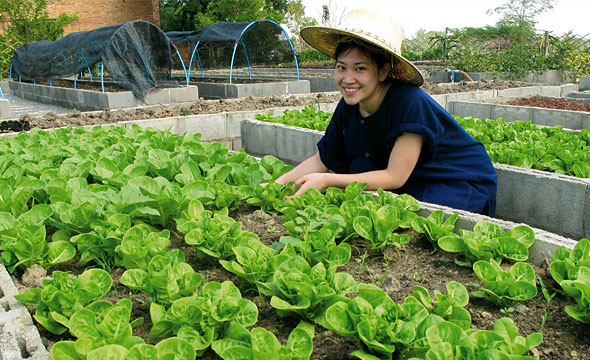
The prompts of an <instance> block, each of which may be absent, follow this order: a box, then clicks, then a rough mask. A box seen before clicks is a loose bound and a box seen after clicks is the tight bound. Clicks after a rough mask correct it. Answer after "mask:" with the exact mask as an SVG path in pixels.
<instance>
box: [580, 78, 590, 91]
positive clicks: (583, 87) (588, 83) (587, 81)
mask: <svg viewBox="0 0 590 360" xmlns="http://www.w3.org/2000/svg"><path fill="white" fill-rule="evenodd" d="M579 87H580V91H587V90H590V76H580V84H579Z"/></svg>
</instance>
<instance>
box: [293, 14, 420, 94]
mask: <svg viewBox="0 0 590 360" xmlns="http://www.w3.org/2000/svg"><path fill="white" fill-rule="evenodd" d="M300 33H301V37H302V38H303V40H305V42H307V43H308V44H309V45H310V46H311V47H313V48H315V49H316V50H318V51H321V52H322V53H324V54H326V55H328V56H330V57H332V58H334V52H335V50H336V47H337V46H338V42H339V41H342V40H343V39H350V38H352V39H360V40H363V41H365V42H367V43H369V44H370V45H373V46H375V47H376V48H378V49H381V50H384V51H385V52H386V53H389V54H391V55H392V58H391V72H390V74H389V76H390V77H392V78H394V79H398V80H401V81H405V82H409V83H412V84H415V85H418V86H421V85H422V84H424V75H422V73H421V72H420V70H418V68H417V67H416V66H415V65H414V64H412V63H411V62H410V61H409V60H408V59H406V58H405V57H403V56H402V51H401V48H402V41H403V38H404V28H403V27H402V26H401V25H400V24H399V23H398V22H396V21H394V20H393V19H392V18H391V17H390V16H388V15H387V12H382V13H379V12H376V11H373V10H368V9H353V10H350V11H349V12H348V13H347V14H346V15H344V17H343V18H342V21H341V22H340V25H338V26H335V27H327V26H307V27H304V28H303V29H301V32H300Z"/></svg>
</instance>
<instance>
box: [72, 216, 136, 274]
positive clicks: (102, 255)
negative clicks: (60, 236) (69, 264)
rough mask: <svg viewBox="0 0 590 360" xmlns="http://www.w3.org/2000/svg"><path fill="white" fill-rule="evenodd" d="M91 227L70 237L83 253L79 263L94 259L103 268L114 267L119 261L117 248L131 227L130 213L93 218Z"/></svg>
mask: <svg viewBox="0 0 590 360" xmlns="http://www.w3.org/2000/svg"><path fill="white" fill-rule="evenodd" d="M90 228H91V229H92V230H91V231H89V232H84V233H81V234H77V235H74V236H72V237H71V238H70V242H71V243H72V244H74V245H76V248H77V249H78V252H80V254H81V257H80V261H79V263H80V264H81V265H85V264H87V263H89V262H90V261H94V262H96V263H97V264H99V265H100V266H101V267H102V268H103V269H107V270H109V269H112V268H113V267H114V266H115V264H116V262H117V254H116V252H115V249H116V247H117V246H119V244H120V243H121V239H122V238H123V236H124V234H125V233H126V232H127V231H128V230H129V229H130V228H131V219H130V217H129V215H127V214H121V213H114V214H112V213H110V214H109V213H107V214H106V218H105V219H104V220H103V219H95V220H93V221H92V222H91V223H90Z"/></svg>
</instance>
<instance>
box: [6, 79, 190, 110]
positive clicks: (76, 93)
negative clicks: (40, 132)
mask: <svg viewBox="0 0 590 360" xmlns="http://www.w3.org/2000/svg"><path fill="white" fill-rule="evenodd" d="M9 84H10V89H11V91H12V93H13V94H14V95H16V96H20V97H22V98H25V99H28V100H32V101H36V102H40V103H44V104H52V105H57V106H62V107H66V108H72V109H77V110H79V111H92V110H102V109H116V108H123V107H136V106H142V105H154V104H178V103H190V102H196V101H198V99H199V92H198V88H197V87H196V86H181V87H175V88H165V89H157V90H153V91H151V92H149V93H148V94H147V95H146V98H145V100H143V101H142V100H141V99H139V98H137V97H136V96H135V95H134V94H133V93H132V92H131V91H120V89H119V88H118V87H117V90H116V91H114V92H108V91H105V92H102V91H101V89H100V84H98V85H94V90H87V89H79V88H77V89H74V88H73V83H71V87H58V86H48V85H37V84H30V83H23V82H17V81H10V82H9ZM110 86H111V87H112V86H113V85H110ZM108 88H109V85H107V89H108Z"/></svg>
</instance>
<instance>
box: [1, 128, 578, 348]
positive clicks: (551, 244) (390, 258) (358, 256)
mask: <svg viewBox="0 0 590 360" xmlns="http://www.w3.org/2000/svg"><path fill="white" fill-rule="evenodd" d="M148 132H149V136H147V137H146V136H144V134H142V132H140V131H138V130H137V129H134V130H133V131H132V132H131V133H129V134H128V136H127V137H126V139H127V140H126V141H125V143H127V144H128V145H129V143H128V142H129V141H131V142H133V141H134V140H133V139H136V138H135V137H134V135H133V134H135V136H137V139H143V140H142V141H143V143H144V145H147V144H148V143H149V144H151V145H150V148H153V149H155V148H157V146H156V147H154V145H155V144H157V143H159V141H154V142H150V141H149V139H160V140H166V141H162V143H164V142H166V143H168V144H172V142H170V140H172V139H173V138H175V137H174V136H173V135H170V134H163V133H161V132H155V131H153V130H148ZM100 133H101V132H100V131H99V130H96V131H95V134H96V135H98V134H100ZM62 134H63V130H62ZM78 134H83V132H82V131H81V130H78ZM24 136H25V135H21V139H23V138H24ZM38 136H40V134H38ZM40 137H41V138H43V136H40ZM72 138H74V136H72ZM107 138H108V139H111V140H110V141H114V139H115V138H116V136H115V134H110V135H109V136H107ZM44 140H45V139H43V141H44ZM186 140H187V141H188V142H191V143H192V141H191V138H190V137H188V138H186ZM56 141H60V140H59V137H57V136H56V137H55V138H53V139H51V141H50V143H51V144H55V143H56ZM105 145H106V144H105ZM210 146H211V147H209V148H208V149H211V150H214V149H217V150H216V151H215V154H216V155H215V159H217V160H218V161H219V160H221V163H222V164H223V163H225V164H232V165H233V166H232V169H235V168H238V167H240V165H241V164H244V163H247V164H249V163H250V161H251V159H250V158H240V157H236V158H232V157H233V156H234V155H232V154H230V153H229V152H227V151H223V149H222V148H220V147H218V146H217V145H210ZM12 148H13V149H14V147H12ZM115 148H116V147H113V149H115ZM131 148H133V147H131ZM131 148H130V149H131ZM187 148H190V149H192V151H194V150H196V149H197V147H195V146H190V147H187ZM206 148H207V147H206ZM58 149H65V147H61V146H60V147H57V148H56V150H58ZM144 150H146V149H143V148H142V149H141V151H138V152H137V153H134V152H128V153H127V155H129V156H131V157H132V158H133V156H134V154H135V156H147V155H148V152H147V151H144ZM171 150H172V149H171V148H168V149H167V151H171ZM36 153H38V154H43V153H44V152H43V151H36ZM103 154H104V155H105V156H106V155H107V152H103ZM142 154H143V155H142ZM154 154H155V153H154ZM149 156H151V155H149ZM240 159H241V160H240ZM89 160H90V159H89ZM120 160H123V159H120ZM100 163H101V164H102V165H100V166H98V163H93V162H91V165H90V166H91V168H93V169H94V168H97V167H100V168H103V169H105V170H106V168H105V167H103V166H105V165H107V164H108V162H106V161H105V160H104V159H103V160H102V161H101V162H100ZM172 164H173V162H165V163H159V164H157V163H155V162H154V163H153V165H154V166H157V167H158V168H159V169H161V170H158V172H159V173H161V174H162V175H164V174H166V176H170V175H171V173H165V169H164V168H168V167H169V166H171V165H172ZM178 165H180V164H178ZM56 166H57V164H56ZM64 166H67V165H64ZM159 166H164V168H160V167H159ZM214 168H215V167H214V166H213V167H209V169H211V173H210V174H207V173H208V172H205V173H204V174H203V175H205V176H207V177H209V176H212V175H213V173H214V172H213V170H212V169H214ZM273 168H274V167H273ZM80 170H81V168H80V167H78V169H77V171H80ZM90 172H91V173H92V174H94V175H93V177H94V178H95V181H98V179H99V178H100V177H101V176H108V175H107V173H106V172H103V171H95V170H90ZM64 174H65V172H64ZM101 174H102V175H101ZM184 174H185V175H188V173H184ZM236 174H237V173H236ZM216 177H217V178H218V179H220V178H222V177H223V176H222V175H221V173H218V176H216ZM44 178H45V179H47V178H46V177H44ZM120 180H121V179H120ZM42 181H44V180H42ZM223 181H230V180H229V178H225V179H224V180H223ZM116 182H117V180H115V178H113V184H115V183H116ZM78 184H81V183H78ZM122 184H123V185H130V186H136V185H138V184H139V183H137V182H132V183H129V184H127V182H125V181H124V182H123V183H122ZM71 185H74V183H71ZM254 185H256V189H261V188H259V187H258V185H257V184H254ZM115 188H117V186H114V187H113V189H115ZM105 189H106V188H105ZM80 190H82V189H80ZM95 190H97V191H100V189H99V188H96V189H95ZM103 190H104V189H103ZM145 190H148V189H147V188H146V189H145ZM50 191H52V192H54V191H56V192H55V193H54V194H53V195H54V198H53V200H52V202H53V201H55V200H57V199H58V197H59V196H60V195H59V194H60V192H59V191H58V189H54V190H50ZM215 191H216V192H215V193H216V194H217V195H220V194H221V192H217V190H215ZM224 193H227V191H224ZM97 194H98V193H97ZM150 194H152V195H156V194H161V192H156V193H154V192H151V193H150ZM87 195H89V194H87ZM144 195H146V196H147V193H146V194H144ZM152 195H150V196H152ZM158 196H159V195H158ZM203 196H205V197H207V195H203ZM358 197H359V196H355V197H353V198H355V199H356V198H358ZM99 198H102V197H101V196H99ZM113 199H114V198H113ZM214 199H217V197H214ZM225 199H226V200H227V199H228V198H225ZM226 200H221V199H220V201H226ZM244 200H245V199H244ZM215 201H217V200H215ZM215 201H214V202H207V204H208V205H207V208H208V209H212V210H215V208H216V207H217V206H218V205H221V203H219V204H218V205H216V204H217V203H216V202H215ZM232 204H233V205H234V206H230V208H231V211H230V212H229V214H228V215H229V217H230V218H231V219H234V220H236V221H238V222H239V223H241V230H243V231H250V232H252V233H254V234H256V235H257V237H258V238H259V239H260V241H261V242H262V244H264V245H271V244H276V243H277V242H279V241H280V239H281V236H286V235H289V234H290V232H289V231H287V226H286V224H285V223H284V220H283V219H282V218H281V217H280V216H278V215H276V214H272V213H266V212H262V211H261V210H260V209H259V207H258V206H255V205H253V204H250V205H248V204H246V203H245V201H238V202H232ZM145 205H146V206H147V207H151V206H153V203H151V202H146V203H145ZM269 205H270V203H266V205H265V206H264V208H265V209H267V210H270V209H271V208H269V207H268V206H269ZM310 205H311V203H310ZM221 206H223V205H221ZM420 206H421V210H420V211H419V212H418V215H419V216H424V217H426V216H429V215H430V214H432V213H433V212H434V211H436V210H444V211H445V213H446V215H447V216H449V215H450V214H451V213H455V212H454V211H453V210H452V209H448V208H441V207H431V206H429V205H428V204H420ZM55 209H56V210H55V211H57V210H58V208H57V207H56V208H55ZM137 209H138V210H139V212H138V213H135V212H133V213H134V215H133V217H135V218H136V220H140V219H141V222H147V223H150V224H151V225H152V226H154V230H156V231H159V230H161V229H162V224H163V223H167V221H164V220H163V219H162V218H160V217H159V216H156V215H155V213H154V212H153V211H148V210H147V209H146V208H137ZM62 210H65V208H63V207H62ZM456 213H457V214H458V219H457V222H456V226H457V228H459V229H466V230H468V229H473V228H474V224H475V223H476V222H478V221H480V220H485V221H489V222H491V223H493V224H496V225H497V226H498V227H499V228H501V229H502V231H509V230H512V229H513V228H514V227H516V224H513V223H509V222H502V221H499V220H495V219H490V218H486V217H483V216H479V215H473V214H469V213H465V212H456ZM140 214H144V215H145V216H144V215H140ZM160 214H162V213H160ZM88 215H90V213H88ZM166 215H167V216H170V218H172V217H173V216H174V215H173V211H170V212H166ZM98 216H99V217H100V216H101V215H98ZM58 218H59V219H62V221H63V222H61V225H59V224H60V221H57V222H55V223H54V222H51V223H48V230H49V231H48V232H47V234H53V230H54V229H53V226H55V225H59V226H60V227H62V226H66V227H70V226H72V225H74V224H73V223H71V220H73V219H70V218H67V217H66V216H64V217H60V216H57V217H56V218H55V219H58ZM68 219H69V220H68ZM158 219H159V220H158ZM314 220H319V219H314ZM162 221H164V222H162ZM51 224H53V225H51ZM81 224H82V223H77V225H74V226H78V225H81ZM98 225H99V224H98V223H96V224H95V226H98ZM103 225H105V224H104V223H103ZM107 225H108V224H107ZM111 225H112V224H111ZM166 228H169V229H171V230H172V231H171V233H170V246H169V248H170V249H179V250H181V251H182V253H183V254H184V257H185V262H186V263H187V264H188V265H190V266H191V268H192V269H193V270H194V271H196V272H198V273H199V274H201V276H202V278H203V280H204V281H205V282H212V281H217V282H219V283H222V282H225V281H228V280H229V281H232V283H233V284H235V286H237V288H238V289H239V291H240V295H241V298H242V299H244V300H247V301H251V302H252V303H254V304H255V305H256V306H257V308H258V317H257V318H258V321H257V322H256V323H255V325H254V326H255V327H263V328H265V329H266V330H267V331H269V332H271V333H272V334H274V335H275V336H276V337H277V338H278V339H279V341H281V343H282V344H285V343H286V339H287V337H288V335H289V334H290V333H291V331H292V329H294V328H295V326H296V325H297V324H298V323H299V318H298V317H296V316H294V315H292V314H290V315H286V316H279V314H278V313H277V311H276V309H275V308H274V307H273V306H271V304H274V303H269V297H268V296H266V297H261V296H260V294H259V293H258V291H256V290H255V289H253V288H252V285H249V284H248V283H246V282H244V281H243V280H240V279H238V278H237V277H236V276H235V275H234V274H232V273H231V272H228V271H226V270H224V268H223V267H221V266H220V264H219V262H218V260H217V259H215V258H213V257H208V256H199V251H201V255H202V250H203V247H198V246H195V245H189V244H187V243H186V242H185V240H186V239H185V237H184V232H183V231H182V230H180V229H179V228H178V227H176V226H175V225H174V222H171V223H169V225H167V226H166ZM122 229H123V228H118V229H117V230H122ZM397 233H398V234H406V235H408V236H409V242H408V243H407V244H405V245H402V246H400V247H396V246H388V247H385V248H381V250H376V249H372V248H371V247H370V246H369V243H368V242H367V241H365V240H362V238H361V237H359V236H352V237H351V238H349V240H348V243H350V244H351V245H353V246H352V251H351V258H350V260H349V261H347V262H346V265H343V266H341V267H340V268H339V269H338V271H339V272H344V273H348V274H350V275H351V276H352V278H353V279H354V281H355V282H357V283H365V284H373V285H376V286H377V287H379V288H381V289H382V290H383V291H385V292H386V293H387V294H388V295H389V296H390V297H391V298H392V300H393V301H395V302H396V303H399V304H401V303H403V301H404V299H405V298H406V297H408V296H410V295H412V288H413V286H422V287H424V288H425V289H426V290H427V291H428V292H429V293H430V294H431V295H432V294H434V291H435V290H437V291H438V292H440V293H442V294H447V293H448V288H447V287H446V286H447V284H448V283H449V282H450V281H455V282H459V283H462V284H463V285H464V286H466V288H467V289H468V290H469V292H470V293H472V292H473V291H474V290H476V288H477V287H478V285H479V286H481V282H480V281H479V280H478V278H477V277H475V276H474V274H473V270H471V268H469V267H464V266H459V265H458V264H457V263H455V262H454V260H464V259H462V257H461V256H459V255H451V254H448V253H444V252H442V251H441V250H436V248H435V247H433V245H432V244H431V243H430V242H429V241H428V240H426V238H425V237H424V236H422V235H420V234H419V233H417V232H416V231H415V230H411V229H409V228H408V229H399V230H398V231H397ZM535 233H536V242H535V244H534V245H533V247H531V248H530V256H529V259H530V261H531V262H532V263H534V264H536V265H535V268H534V269H535V272H536V274H538V275H539V276H540V278H541V279H542V281H543V284H544V285H545V287H546V289H547V290H548V291H549V293H548V294H547V296H549V297H550V296H551V295H552V294H553V293H554V290H553V289H552V288H553V287H554V286H557V284H556V283H554V282H553V280H552V279H551V278H550V277H549V275H548V272H547V264H546V263H545V261H544V256H545V255H547V253H548V252H552V253H554V252H555V251H556V249H557V246H559V245H566V246H567V247H568V248H572V247H573V245H574V242H573V241H571V240H568V239H564V238H561V237H559V236H555V235H553V234H550V233H547V232H544V231H542V230H535ZM62 235H63V234H62ZM56 236H57V235H56ZM228 236H229V234H228ZM228 239H229V237H228ZM54 240H55V238H54ZM80 240H81V239H80ZM81 241H82V240H81ZM212 244H215V243H212ZM103 245H107V243H104V244H103ZM275 246H276V245H275ZM95 249H96V248H95ZM87 250H88V249H87ZM114 253H115V252H112V251H110V252H108V251H107V252H105V253H103V254H104V256H107V257H108V256H111V255H113V254H114ZM109 254H110V255H109ZM136 258H137V259H141V257H136ZM79 260H80V258H79V257H74V258H73V259H72V260H71V261H68V262H66V263H61V264H60V265H57V266H54V267H52V270H67V271H69V272H71V273H72V274H73V275H78V274H81V273H82V272H83V271H84V267H80V266H78V265H77V263H78V261H79ZM39 270H40V269H39V267H30V268H29V271H26V272H22V271H17V272H16V273H15V277H14V278H15V284H16V285H17V286H18V287H19V292H23V291H24V290H25V289H26V288H31V287H33V286H36V285H37V286H38V284H39V283H38V281H39V280H40V279H42V278H44V276H45V275H44V273H43V271H39ZM108 273H109V276H110V277H111V278H112V279H113V286H111V287H109V291H108V292H107V293H106V296H104V297H103V298H104V299H105V300H108V301H111V302H113V303H114V302H118V301H121V300H122V299H129V300H130V301H131V304H132V309H133V311H132V313H131V320H136V319H138V318H139V317H143V319H144V321H143V323H142V324H139V323H137V324H138V325H137V326H136V327H135V328H134V330H133V334H134V335H136V336H140V337H141V338H142V339H144V340H143V341H146V342H147V343H149V344H152V343H156V342H157V341H156V340H150V339H149V338H147V334H148V333H149V331H150V329H151V325H152V324H151V317H150V315H149V306H148V297H147V296H146V294H145V293H143V292H140V291H130V290H129V289H128V288H127V287H126V286H124V285H123V284H122V274H123V273H124V269H122V268H121V267H119V266H113V268H112V269H110V270H109V271H108ZM2 293H3V295H5V296H6V295H7V294H9V295H8V297H10V296H12V295H10V294H11V292H10V291H6V290H4V289H3V291H2ZM354 296H356V295H354ZM11 301H12V302H11ZM11 301H9V300H8V299H6V301H5V302H4V303H5V304H9V305H8V307H10V306H13V305H14V299H13V300H11ZM10 304H12V305H10ZM567 305H569V306H575V304H574V303H573V302H572V300H571V299H569V298H567V297H565V296H563V295H561V294H557V295H555V297H553V299H552V300H551V301H548V300H546V298H545V297H544V296H543V293H542V291H540V290H539V292H538V293H537V295H536V296H535V297H533V298H532V299H530V300H527V301H524V302H508V303H506V304H505V306H503V307H502V306H495V305H492V304H491V303H490V302H489V301H486V300H483V299H480V298H475V297H473V296H471V297H470V298H469V303H468V304H467V305H466V306H465V309H466V310H467V311H468V312H469V314H470V318H471V327H472V328H474V329H480V330H483V329H486V330H491V329H492V323H493V322H495V321H496V320H497V319H499V318H502V317H506V316H508V317H510V318H511V319H512V320H513V321H514V322H515V323H516V326H517V331H518V332H519V334H520V335H523V336H527V335H530V334H532V333H534V332H541V333H542V334H543V337H544V340H543V341H542V342H541V344H540V345H539V346H536V348H535V349H531V352H530V353H529V355H533V356H537V357H540V358H543V359H561V358H585V357H587V356H589V355H590V353H588V351H589V350H588V349H589V345H590V343H589V341H590V339H589V338H588V337H587V336H585V334H586V333H587V331H588V330H589V329H588V325H585V324H581V323H579V322H577V321H575V320H573V319H572V318H570V317H569V316H567V315H566V314H565V312H564V310H563V308H564V307H565V306H567ZM41 336H42V338H43V341H44V343H45V345H46V346H47V347H51V346H53V345H55V343H56V342H57V341H60V340H66V339H73V338H71V337H69V335H60V336H56V335H52V334H51V333H48V332H46V331H44V330H41ZM11 341H12V342H14V343H17V350H19V351H20V354H19V355H20V356H22V357H23V358H26V357H28V356H29V355H30V353H29V351H31V352H32V350H27V349H26V348H25V346H24V345H23V344H27V340H25V339H15V338H12V339H11ZM19 342H20V348H19V347H18V343H19ZM358 347H359V345H358V344H357V342H356V340H355V339H354V337H352V336H348V337H345V336H338V335H336V334H335V332H334V331H330V330H326V329H325V328H323V327H322V326H320V325H315V326H314V350H313V354H312V358H314V359H334V358H338V359H349V358H352V357H350V356H349V355H348V354H349V353H350V352H351V351H354V350H355V349H358ZM525 350H526V349H525ZM2 356H3V358H6V359H8V358H9V357H7V356H6V354H3V355H2ZM200 358H203V359H218V358H219V357H217V356H216V355H215V354H214V353H213V352H212V351H211V350H206V351H205V353H204V354H203V356H202V357H200Z"/></svg>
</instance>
